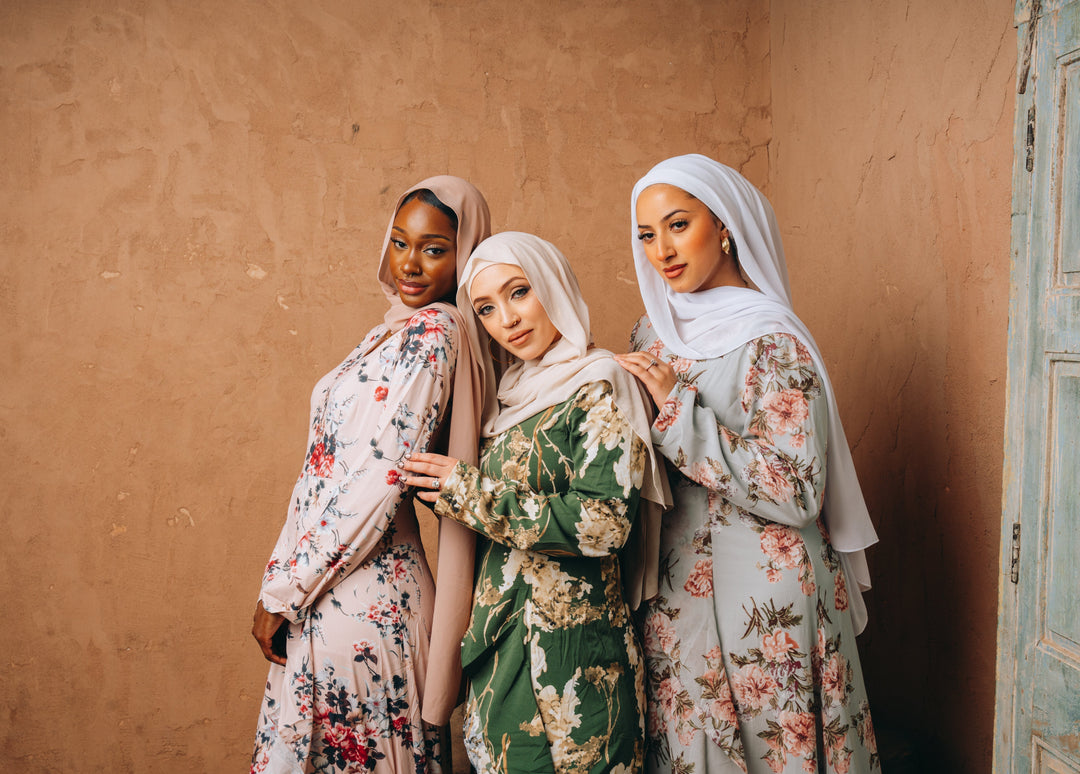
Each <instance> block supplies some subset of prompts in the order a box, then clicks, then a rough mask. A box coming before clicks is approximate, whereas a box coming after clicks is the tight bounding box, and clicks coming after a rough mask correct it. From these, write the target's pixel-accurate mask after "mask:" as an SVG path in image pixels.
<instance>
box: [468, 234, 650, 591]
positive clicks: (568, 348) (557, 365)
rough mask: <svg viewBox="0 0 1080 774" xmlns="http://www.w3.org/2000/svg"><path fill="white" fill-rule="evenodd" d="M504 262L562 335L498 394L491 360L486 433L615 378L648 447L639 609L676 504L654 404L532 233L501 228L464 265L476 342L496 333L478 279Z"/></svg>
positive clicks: (520, 366) (631, 564) (632, 573)
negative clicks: (488, 323)
mask: <svg viewBox="0 0 1080 774" xmlns="http://www.w3.org/2000/svg"><path fill="white" fill-rule="evenodd" d="M496 264H509V265H512V266H518V267H520V268H521V270H522V271H523V272H524V274H525V277H526V279H528V281H529V284H530V286H531V287H532V291H533V292H534V293H536V296H537V298H538V299H539V301H540V303H541V304H542V305H543V307H544V311H546V312H547V313H548V317H550V318H551V322H552V323H554V325H555V328H556V329H557V330H558V331H559V333H561V334H562V337H561V338H560V339H559V341H558V342H556V343H555V345H554V346H552V347H551V348H550V349H549V350H548V351H547V352H545V353H544V355H543V357H540V358H538V359H536V360H528V361H521V360H517V361H515V362H514V363H513V364H512V365H510V366H509V367H508V368H507V369H506V371H505V373H503V375H502V378H501V379H500V380H499V389H498V393H497V395H496V394H493V392H492V390H491V387H492V385H493V383H494V376H492V375H490V369H489V368H487V364H486V362H485V370H486V371H487V372H488V373H487V374H486V379H487V381H488V391H487V393H486V400H485V406H484V414H483V421H482V434H483V436H484V437H491V436H495V435H498V434H499V433H501V432H504V431H505V430H508V429H509V428H511V427H513V426H514V425H516V424H519V423H521V422H523V421H524V420H526V419H528V418H529V417H531V416H534V415H536V414H538V413H540V412H541V411H543V410H544V409H546V408H548V407H549V406H554V405H556V404H557V403H562V402H563V401H565V400H568V399H569V398H570V397H571V396H573V395H574V393H576V392H577V391H578V390H579V389H581V387H583V386H584V385H586V384H589V383H591V382H598V381H605V382H607V383H608V384H610V385H611V387H612V390H613V392H614V399H615V405H617V406H618V407H619V411H620V412H621V413H622V414H623V416H625V417H626V418H627V420H628V421H629V422H630V425H631V427H632V428H633V430H634V433H635V434H636V435H637V436H638V438H640V439H641V440H642V441H643V442H644V444H645V450H646V462H645V479H644V481H643V483H642V489H641V497H642V501H641V511H640V513H641V516H640V518H639V519H638V525H637V527H636V528H635V530H634V534H633V535H632V537H631V542H630V544H628V545H627V547H626V548H625V549H624V551H623V558H624V573H623V574H624V587H625V591H626V596H627V603H628V604H629V605H630V606H631V607H632V608H635V609H636V608H637V607H638V605H639V604H640V603H641V600H642V599H648V598H649V597H651V596H654V595H655V594H656V592H657V577H658V565H659V553H658V551H659V545H660V543H659V535H660V514H661V513H662V511H663V510H664V509H665V508H668V507H670V505H671V495H670V493H669V491H668V483H667V475H666V474H665V472H664V467H663V465H662V464H661V463H660V461H659V458H658V456H657V454H656V452H655V451H654V450H653V445H652V435H651V431H650V427H651V425H652V416H651V411H650V409H651V406H652V404H651V403H650V401H649V399H648V396H647V395H646V394H645V392H644V390H643V389H642V387H641V385H640V384H639V383H638V381H637V379H635V378H634V377H632V376H631V375H630V374H629V373H627V372H626V371H625V370H624V369H623V368H622V367H621V366H620V365H619V364H618V363H616V362H615V359H614V358H613V356H612V354H611V353H610V352H608V351H607V350H605V349H599V348H597V347H595V346H593V343H592V333H591V331H590V328H589V308H588V306H587V305H586V304H585V298H584V297H583V296H582V295H581V288H580V287H579V286H578V281H577V277H576V276H574V271H573V269H571V268H570V264H569V262H568V261H567V260H566V257H565V256H564V255H563V254H562V253H561V252H560V251H559V250H558V248H556V247H555V245H553V244H551V243H550V242H547V241H545V240H543V239H541V238H540V237H537V236H533V235H532V234H523V233H520V232H516V231H506V232H503V233H501V234H495V235H494V236H492V237H491V238H490V239H486V240H484V242H483V243H481V245H480V246H479V247H478V248H476V250H475V251H474V252H473V254H472V257H471V258H470V259H469V263H468V265H467V266H466V267H465V269H464V271H463V272H462V276H461V284H460V286H459V287H458V307H459V308H460V309H461V311H462V312H463V313H464V314H465V317H466V320H467V325H468V326H469V334H470V337H472V338H473V339H474V346H476V347H481V346H483V345H482V343H481V342H484V341H490V339H488V338H487V336H486V332H485V331H483V327H482V325H481V324H480V322H479V320H477V318H476V315H475V313H470V312H471V311H472V301H471V297H470V290H471V287H472V281H473V280H474V279H475V278H476V275H477V274H479V273H480V272H481V271H483V270H484V269H486V268H487V267H489V266H494V265H496Z"/></svg>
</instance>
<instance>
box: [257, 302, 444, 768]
mask: <svg viewBox="0 0 1080 774" xmlns="http://www.w3.org/2000/svg"><path fill="white" fill-rule="evenodd" d="M457 336H458V332H457V329H456V324H455V323H454V321H453V319H452V318H451V317H450V316H449V315H448V314H447V313H446V312H443V311H440V310H438V309H432V308H426V309H421V310H420V311H418V312H417V313H416V314H414V315H413V316H412V317H411V318H410V319H409V321H408V322H407V323H406V325H405V327H404V328H403V329H401V330H399V331H397V332H396V333H394V334H393V335H390V336H387V328H386V327H385V326H383V325H380V326H377V327H376V328H374V329H373V330H372V331H371V332H370V333H369V334H368V335H367V337H366V338H365V339H364V341H363V342H362V343H361V344H360V346H358V347H357V348H356V349H355V350H354V351H353V352H352V354H351V355H349V357H348V358H347V359H346V360H345V361H344V362H343V363H342V364H341V365H339V366H338V367H337V368H335V369H334V370H333V371H331V372H330V373H329V374H327V375H326V376H324V377H323V378H322V379H321V380H320V381H319V383H318V384H317V385H316V386H315V390H314V392H313V393H312V397H311V425H310V429H309V433H308V453H307V458H306V459H305V462H304V467H303V470H302V471H301V473H300V477H299V479H298V480H297V482H296V486H295V488H294V489H293V494H292V500H291V503H290V506H289V513H288V518H287V520H286V522H285V526H284V527H283V528H282V530H281V535H280V536H279V537H278V540H277V545H276V546H275V548H274V552H273V554H272V556H271V558H270V562H269V563H268V564H267V566H266V573H265V575H264V577H263V584H262V593H261V594H260V599H261V600H262V603H263V605H264V607H265V608H266V609H267V610H269V611H271V612H276V613H281V614H282V615H284V616H285V617H286V618H287V619H288V620H289V621H290V622H291V624H290V625H289V626H288V629H289V632H288V634H289V639H288V663H287V664H286V666H285V667H281V666H278V665H276V664H272V665H271V666H270V674H269V677H268V678H267V683H266V693H265V696H264V698H263V703H262V709H261V712H260V715H259V725H258V730H257V733H256V740H255V751H254V753H253V755H252V764H251V771H252V772H272V773H273V774H283V773H284V772H318V773H319V774H322V773H323V772H326V773H329V772H365V771H379V772H417V774H435V773H437V772H439V771H441V769H440V767H439V751H438V749H437V741H436V739H437V733H436V730H435V729H433V728H430V727H427V726H426V725H425V724H423V723H422V721H421V720H420V700H421V697H422V691H423V684H422V681H423V675H424V671H425V668H426V660H427V648H428V640H429V636H430V635H429V633H430V625H431V615H432V608H433V604H434V586H433V583H432V579H431V573H430V571H429V569H428V565H427V561H426V559H425V557H424V552H423V546H422V544H421V542H420V534H419V528H418V525H417V522H416V516H415V513H414V511H413V509H412V504H411V502H409V501H406V500H405V487H404V485H403V483H402V481H401V480H400V479H401V477H400V474H399V471H398V468H397V463H398V461H399V460H400V459H401V458H402V457H403V456H404V455H405V454H407V453H408V452H410V451H413V450H424V449H426V448H427V446H428V443H429V441H430V439H431V438H432V437H433V436H434V435H435V433H436V430H437V428H438V426H439V422H440V421H441V419H442V417H443V415H444V414H445V409H446V407H447V405H448V397H449V394H450V387H451V385H452V384H453V378H452V377H453V370H454V366H455V364H456V358H457V349H456V342H457ZM369 350H370V351H369Z"/></svg>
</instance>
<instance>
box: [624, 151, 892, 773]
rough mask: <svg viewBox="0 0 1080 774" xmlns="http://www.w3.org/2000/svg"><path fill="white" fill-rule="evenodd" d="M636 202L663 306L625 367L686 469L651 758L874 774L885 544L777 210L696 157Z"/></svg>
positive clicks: (704, 766)
mask: <svg viewBox="0 0 1080 774" xmlns="http://www.w3.org/2000/svg"><path fill="white" fill-rule="evenodd" d="M631 214H632V217H633V224H634V225H633V234H632V236H633V250H634V264H635V267H636V269H637V276H638V285H639V287H640V288H641V295H642V298H643V300H644V302H645V309H646V312H647V316H645V317H643V318H642V319H641V321H640V322H639V323H638V325H637V327H636V328H635V330H634V333H633V336H632V348H633V349H634V350H636V351H635V352H633V353H631V354H629V355H625V356H622V357H621V358H620V362H622V363H623V364H624V366H625V367H626V368H627V369H628V370H629V371H630V372H631V373H633V374H634V375H635V376H637V377H638V378H639V379H640V380H641V382H642V384H643V385H644V386H645V387H646V388H647V389H648V391H649V393H650V395H651V396H652V397H653V400H654V401H655V402H656V405H657V406H658V407H659V414H658V416H657V418H656V421H655V422H654V423H653V426H652V440H653V443H654V444H655V445H656V448H657V450H658V451H659V452H660V453H661V454H663V455H664V456H665V457H666V458H667V459H668V461H669V462H670V464H671V466H672V467H673V468H674V469H675V470H677V471H678V473H677V479H675V480H676V481H677V483H675V484H673V489H674V499H675V508H674V510H673V511H672V513H671V514H669V515H667V516H665V519H664V524H663V528H662V530H661V541H660V553H661V556H663V557H664V559H665V566H664V572H663V576H662V578H661V581H660V593H659V594H658V595H657V596H655V597H654V598H653V599H651V600H649V603H648V608H647V611H646V617H645V628H644V646H645V651H646V656H647V659H648V664H649V723H648V727H649V743H650V750H649V765H648V769H649V770H650V771H655V772H668V771H671V770H672V768H673V767H675V768H679V769H680V770H689V768H690V767H693V770H694V772H695V774H706V773H708V774H715V772H736V771H750V772H768V773H769V774H772V773H773V772H789V773H794V772H806V771H811V772H836V773H837V774H845V773H846V772H870V771H876V770H878V768H879V762H878V755H877V747H876V743H875V741H874V731H873V725H872V723H871V721H870V710H869V706H868V704H867V699H866V690H865V687H864V685H863V679H862V673H861V671H860V668H859V654H858V651H857V649H856V647H855V635H856V634H857V633H858V632H860V631H862V628H863V626H864V625H865V623H866V610H865V607H864V606H863V604H862V595H861V594H860V591H859V590H860V588H868V587H869V575H868V573H867V571H866V561H865V560H864V559H863V554H862V549H864V548H866V547H867V546H868V545H870V544H871V543H874V542H876V540H877V536H876V535H875V534H874V528H873V526H872V525H871V524H870V519H869V516H868V515H867V512H866V505H865V504H864V502H863V497H862V492H861V490H860V489H859V482H858V479H857V478H856V476H855V468H854V466H853V465H852V462H851V453H850V452H849V450H848V445H847V441H846V439H845V437H844V430H843V426H842V424H841V422H840V416H839V412H838V411H837V408H836V402H835V400H834V398H833V391H832V386H831V384H830V382H829V378H828V374H827V373H826V371H825V366H824V363H823V361H822V358H821V355H820V353H819V352H818V349H817V345H816V344H815V343H814V339H813V337H812V336H811V335H810V332H809V331H808V330H807V329H806V326H805V325H803V323H802V321H801V320H799V318H798V317H796V315H795V313H794V311H792V308H791V293H790V290H789V289H788V279H787V267H786V265H785V264H784V251H783V246H782V245H781V242H780V233H779V229H778V228H777V225H776V218H775V217H774V215H773V211H772V207H771V206H770V205H769V202H768V201H767V200H766V199H765V197H764V196H762V195H761V193H760V192H759V191H758V190H757V189H756V188H754V187H753V186H752V185H751V184H750V183H749V182H747V180H746V179H745V178H743V177H742V176H741V175H740V174H739V173H738V172H736V171H735V170H733V169H730V168H728V167H725V166H724V165H723V164H718V163H717V162H715V161H713V160H711V159H708V158H706V157H704V156H696V155H695V156H680V157H677V158H673V159H668V160H667V161H664V162H661V163H660V164H658V165H657V166H656V167H654V168H653V169H652V170H651V171H650V172H649V173H648V174H647V175H645V177H643V178H642V179H641V180H639V181H638V183H637V185H636V186H635V187H634V192H633V200H632V208H631Z"/></svg>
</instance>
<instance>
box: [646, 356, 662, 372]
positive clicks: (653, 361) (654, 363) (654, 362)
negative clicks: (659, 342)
mask: <svg viewBox="0 0 1080 774" xmlns="http://www.w3.org/2000/svg"><path fill="white" fill-rule="evenodd" d="M657 362H659V361H657V359H656V358H655V357H654V358H653V359H652V362H651V363H649V368H652V367H653V366H654V365H656V364H657ZM649 368H646V369H645V370H646V371H648V370H649Z"/></svg>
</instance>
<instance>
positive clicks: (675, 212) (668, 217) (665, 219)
mask: <svg viewBox="0 0 1080 774" xmlns="http://www.w3.org/2000/svg"><path fill="white" fill-rule="evenodd" d="M681 212H683V213H686V214H687V215H689V214H690V210H684V209H677V210H672V211H671V212H669V213H668V214H667V215H665V216H664V217H662V218H660V222H661V223H667V222H668V221H669V220H671V219H672V218H674V217H675V216H676V215H678V214H679V213H681ZM638 228H651V226H648V225H646V224H644V223H638Z"/></svg>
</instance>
